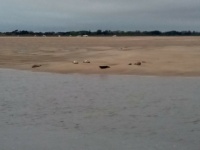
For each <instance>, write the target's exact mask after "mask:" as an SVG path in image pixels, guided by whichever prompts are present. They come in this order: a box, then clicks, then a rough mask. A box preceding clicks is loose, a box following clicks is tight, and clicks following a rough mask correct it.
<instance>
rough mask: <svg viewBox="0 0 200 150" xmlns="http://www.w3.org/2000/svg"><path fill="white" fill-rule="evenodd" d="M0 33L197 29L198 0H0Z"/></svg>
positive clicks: (199, 10) (199, 21) (198, 24)
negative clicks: (12, 31) (15, 31)
mask: <svg viewBox="0 0 200 150" xmlns="http://www.w3.org/2000/svg"><path fill="white" fill-rule="evenodd" d="M1 1H2V2H1V5H0V22H1V26H0V30H1V31H5V30H15V29H26V30H35V31H51V30H54V31H67V30H84V29H85V30H97V29H103V30H104V29H110V30H163V31H165V30H196V31H200V28H199V26H200V20H199V18H200V9H199V8H200V2H199V1H197V0H190V1H188V0H187V1H186V0H176V1H174V0H151V1H146V0H101V1H99V0H84V1H83V0H57V1H55V0H28V1H27V0H1Z"/></svg>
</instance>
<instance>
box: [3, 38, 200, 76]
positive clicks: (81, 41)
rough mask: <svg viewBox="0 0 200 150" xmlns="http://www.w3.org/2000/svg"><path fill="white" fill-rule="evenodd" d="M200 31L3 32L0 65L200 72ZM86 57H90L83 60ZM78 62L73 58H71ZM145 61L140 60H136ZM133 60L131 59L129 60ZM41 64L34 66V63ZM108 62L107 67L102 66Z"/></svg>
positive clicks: (89, 70) (94, 70)
mask: <svg viewBox="0 0 200 150" xmlns="http://www.w3.org/2000/svg"><path fill="white" fill-rule="evenodd" d="M199 58H200V37H0V67H1V68H13V69H22V70H33V71H41V72H56V73H83V74H130V75H161V76H168V75H170V76H171V75H172V76H174V75H175V76H176V75H177V76H199V75H200V67H199V65H200V59H199ZM84 59H87V60H89V61H90V62H91V63H82V62H83V60H84ZM74 60H76V61H78V62H79V64H73V63H72V61H74ZM138 61H140V62H143V63H142V64H141V66H137V65H134V63H136V62H138ZM129 63H132V65H128V64H129ZM35 64H40V65H42V66H41V67H38V68H34V69H32V65H35ZM100 65H108V66H110V68H109V69H99V66H100Z"/></svg>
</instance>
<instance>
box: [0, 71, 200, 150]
mask: <svg viewBox="0 0 200 150" xmlns="http://www.w3.org/2000/svg"><path fill="white" fill-rule="evenodd" d="M0 149H1V150H12V149H13V150H199V149H200V78H199V77H143V76H127V75H78V74H70V75H60V74H50V73H36V72H27V71H16V70H8V69H0Z"/></svg>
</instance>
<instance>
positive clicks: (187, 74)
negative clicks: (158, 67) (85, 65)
mask: <svg viewBox="0 0 200 150" xmlns="http://www.w3.org/2000/svg"><path fill="white" fill-rule="evenodd" d="M0 69H1V70H2V69H5V70H16V71H27V72H36V73H49V74H60V75H72V74H78V75H105V76H112V75H114V76H121V75H122V76H141V77H200V74H199V73H196V74H195V73H190V74H189V73H157V74H155V73H116V72H100V73H99V72H98V73H95V72H78V71H77V72H62V71H60V72H59V71H48V70H41V69H40V70H38V69H34V70H33V69H22V68H11V67H0Z"/></svg>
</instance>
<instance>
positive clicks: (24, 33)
mask: <svg viewBox="0 0 200 150" xmlns="http://www.w3.org/2000/svg"><path fill="white" fill-rule="evenodd" d="M84 35H88V36H114V35H116V36H200V32H196V31H166V32H161V31H157V30H155V31H120V30H117V31H111V30H104V31H103V30H97V31H85V30H83V31H68V32H33V31H26V30H22V31H19V30H14V31H12V32H0V36H84Z"/></svg>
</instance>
